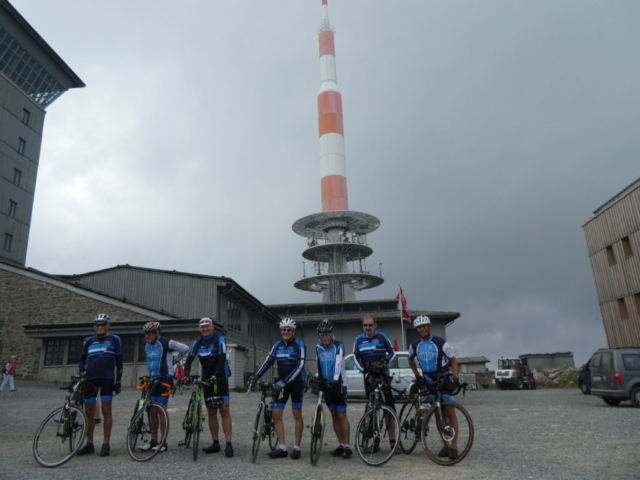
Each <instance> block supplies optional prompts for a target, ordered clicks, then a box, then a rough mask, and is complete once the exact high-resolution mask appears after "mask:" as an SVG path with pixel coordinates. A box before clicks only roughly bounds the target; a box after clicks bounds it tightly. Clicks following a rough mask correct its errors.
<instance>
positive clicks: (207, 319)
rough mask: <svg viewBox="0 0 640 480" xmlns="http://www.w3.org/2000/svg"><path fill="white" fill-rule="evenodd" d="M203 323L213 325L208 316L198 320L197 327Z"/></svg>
mask: <svg viewBox="0 0 640 480" xmlns="http://www.w3.org/2000/svg"><path fill="white" fill-rule="evenodd" d="M203 325H213V320H211V319H210V318H208V317H207V318H203V319H202V320H200V323H198V326H199V327H202V326H203Z"/></svg>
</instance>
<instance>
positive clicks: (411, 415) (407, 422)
mask: <svg viewBox="0 0 640 480" xmlns="http://www.w3.org/2000/svg"><path fill="white" fill-rule="evenodd" d="M409 391H410V392H411V394H410V398H411V399H412V400H411V401H409V402H407V403H405V404H404V405H403V406H402V410H400V433H399V434H398V441H399V442H400V450H401V451H402V453H404V454H406V455H408V454H410V453H411V452H413V450H414V449H415V448H416V445H417V444H418V443H420V442H421V441H422V440H421V439H422V421H423V420H424V419H425V418H426V416H427V415H426V414H427V412H428V411H429V410H431V407H432V404H431V403H429V402H428V401H427V399H428V396H429V393H428V392H427V390H426V387H425V386H424V385H420V384H417V383H414V384H413V385H412V386H411V387H410V389H409Z"/></svg>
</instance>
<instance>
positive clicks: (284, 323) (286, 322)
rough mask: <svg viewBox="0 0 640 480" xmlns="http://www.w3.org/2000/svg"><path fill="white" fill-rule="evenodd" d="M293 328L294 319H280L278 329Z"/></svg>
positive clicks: (294, 324)
mask: <svg viewBox="0 0 640 480" xmlns="http://www.w3.org/2000/svg"><path fill="white" fill-rule="evenodd" d="M283 328H293V329H294V330H295V329H296V321H295V320H294V319H293V318H283V319H282V320H280V329H283Z"/></svg>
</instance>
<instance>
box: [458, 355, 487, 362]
mask: <svg viewBox="0 0 640 480" xmlns="http://www.w3.org/2000/svg"><path fill="white" fill-rule="evenodd" d="M457 358H458V363H487V362H490V361H491V360H489V359H488V358H487V357H485V356H482V357H457Z"/></svg>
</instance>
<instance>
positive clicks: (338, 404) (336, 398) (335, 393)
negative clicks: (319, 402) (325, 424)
mask: <svg viewBox="0 0 640 480" xmlns="http://www.w3.org/2000/svg"><path fill="white" fill-rule="evenodd" d="M324 400H325V402H327V407H328V408H329V411H330V412H346V411H347V387H346V385H343V386H342V387H338V388H335V387H333V388H332V387H326V389H325V391H324Z"/></svg>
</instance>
